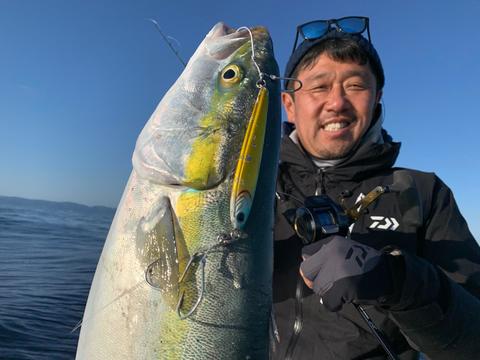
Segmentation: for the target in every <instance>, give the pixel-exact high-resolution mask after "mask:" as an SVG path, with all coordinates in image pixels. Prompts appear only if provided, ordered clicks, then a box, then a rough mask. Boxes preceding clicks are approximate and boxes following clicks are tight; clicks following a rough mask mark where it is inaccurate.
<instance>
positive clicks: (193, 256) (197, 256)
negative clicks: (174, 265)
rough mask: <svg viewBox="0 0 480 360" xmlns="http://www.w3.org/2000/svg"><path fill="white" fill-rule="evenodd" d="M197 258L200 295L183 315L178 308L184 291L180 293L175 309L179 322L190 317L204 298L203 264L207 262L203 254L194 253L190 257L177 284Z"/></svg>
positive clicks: (205, 255) (181, 302)
mask: <svg viewBox="0 0 480 360" xmlns="http://www.w3.org/2000/svg"><path fill="white" fill-rule="evenodd" d="M200 255H201V257H200ZM199 257H200V261H199V267H200V269H201V271H202V272H201V276H200V279H201V280H200V294H199V295H198V298H197V301H196V302H195V304H193V306H192V308H191V309H190V310H189V311H188V312H187V313H186V314H183V313H182V311H181V309H180V308H181V307H182V304H183V299H184V297H185V291H182V293H181V294H180V299H178V303H177V309H176V311H177V314H178V317H179V318H180V320H185V319H187V318H188V317H190V316H191V315H192V314H193V313H194V312H195V310H197V307H198V305H200V303H201V302H202V300H203V296H204V293H205V263H206V262H207V254H206V253H204V254H201V253H195V254H193V255H192V257H191V258H190V260H189V261H188V264H187V266H186V267H185V270H184V271H183V273H182V276H180V279H179V280H178V282H179V283H181V282H182V281H183V279H184V278H185V276H186V274H187V271H188V270H189V269H190V267H191V266H192V264H193V262H194V260H196V259H198V258H199Z"/></svg>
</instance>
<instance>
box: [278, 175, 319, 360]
mask: <svg viewBox="0 0 480 360" xmlns="http://www.w3.org/2000/svg"><path fill="white" fill-rule="evenodd" d="M315 182H316V184H317V185H316V189H315V195H322V194H325V170H323V169H321V168H317V170H316V175H315ZM302 302H303V279H302V277H301V276H300V274H299V275H298V280H297V288H296V290H295V321H294V323H293V334H292V337H291V338H290V342H289V343H288V347H287V352H286V353H285V360H291V359H292V356H293V352H294V350H295V347H296V345H297V342H298V339H299V338H300V334H301V332H302V330H303V308H302Z"/></svg>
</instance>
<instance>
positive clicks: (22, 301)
mask: <svg viewBox="0 0 480 360" xmlns="http://www.w3.org/2000/svg"><path fill="white" fill-rule="evenodd" d="M113 215H114V210H113V209H108V208H101V207H86V206H81V205H77V204H71V203H70V204H69V203H54V202H46V201H32V200H24V199H19V198H8V197H0V359H1V360H7V359H8V360H10V359H12V360H13V359H15V360H23V359H35V360H43V359H45V360H46V359H48V360H52V359H74V358H75V352H76V346H77V341H78V336H79V333H80V330H79V329H77V330H76V331H73V329H74V328H75V326H76V325H77V324H78V323H79V321H80V320H81V319H82V315H83V310H84V307H85V303H86V300H87V296H88V291H89V289H90V283H91V281H92V279H93V274H94V272H95V268H96V265H97V261H98V258H99V256H100V253H101V250H102V247H103V243H104V241H105V239H106V236H107V233H108V229H109V227H110V223H111V221H112V218H113Z"/></svg>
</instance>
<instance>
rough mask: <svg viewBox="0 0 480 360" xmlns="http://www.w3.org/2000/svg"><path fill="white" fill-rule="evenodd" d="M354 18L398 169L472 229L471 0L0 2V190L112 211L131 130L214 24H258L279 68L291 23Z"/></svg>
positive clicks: (476, 203) (478, 217) (478, 14)
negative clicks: (377, 71) (375, 74)
mask: <svg viewBox="0 0 480 360" xmlns="http://www.w3.org/2000/svg"><path fill="white" fill-rule="evenodd" d="M346 15H363V16H369V17H370V19H371V35H372V41H373V43H374V45H375V47H376V48H377V50H378V52H379V54H380V56H381V58H382V61H383V66H384V68H385V73H386V79H387V80H386V86H385V91H384V102H385V107H386V119H385V124H384V126H385V128H386V129H387V130H388V131H389V132H390V133H391V135H392V136H393V137H394V139H395V140H397V141H401V142H402V144H403V145H402V151H401V155H400V158H399V160H398V162H397V165H399V166H405V167H412V168H417V169H421V170H425V171H432V172H435V173H437V174H438V175H439V176H440V177H441V178H442V179H443V180H444V181H445V182H446V183H447V184H448V185H449V186H450V187H451V188H452V189H453V191H454V193H455V196H456V198H457V201H458V203H459V206H460V209H461V211H462V213H463V214H464V216H465V217H466V218H467V221H468V223H469V224H470V227H471V229H472V231H473V232H474V234H475V235H476V237H477V239H478V238H479V237H480V236H479V235H480V190H479V188H478V186H479V184H480V171H479V170H478V169H479V167H480V159H479V157H478V155H480V151H479V147H478V144H479V143H480V141H479V140H478V132H479V130H480V125H479V124H480V119H479V115H478V112H479V111H478V108H479V105H480V96H479V91H478V90H479V85H480V65H479V64H480V42H479V41H478V33H479V28H478V25H477V24H478V19H480V1H479V0H463V1H456V2H450V1H449V2H440V1H432V0H427V1H414V0H407V1H389V0H383V1H381V0H376V1H362V2H360V1H350V0H344V1H341V2H325V1H303V0H300V1H295V2H293V1H288V2H287V1H261V0H256V1H251V0H246V1H242V2H227V1H213V0H205V1H201V2H199V1H182V0H177V1H159V0H157V1H153V0H152V1H148V0H137V1H132V0H130V1H127V0H43V1H39V0H15V1H13V0H10V1H9V0H0V44H1V53H0V54H1V55H0V168H1V169H2V171H1V176H0V194H1V195H11V196H22V197H27V198H36V199H47V200H55V201H74V202H79V203H83V204H88V205H107V206H116V205H117V203H118V201H119V199H120V196H121V194H122V192H123V188H124V186H125V183H126V181H127V178H128V176H129V174H130V171H131V155H132V152H133V149H134V146H135V141H136V138H137V136H138V134H139V133H140V131H141V129H142V127H143V125H144V124H145V122H146V121H147V119H148V118H149V116H150V114H151V113H152V111H153V110H154V108H155V106H156V104H157V103H158V101H159V100H160V99H161V98H162V96H163V94H164V93H165V91H166V90H167V89H168V88H169V87H170V85H171V84H172V83H173V81H175V79H176V78H177V77H178V76H179V74H180V72H181V70H182V65H181V64H180V63H179V61H178V60H177V59H176V58H175V56H174V55H173V54H172V53H171V51H170V50H169V49H168V47H167V45H166V44H165V43H164V42H163V41H162V39H161V37H160V35H159V34H158V32H157V31H156V30H155V28H154V26H153V25H152V24H151V23H150V22H148V21H147V20H146V19H147V18H154V19H156V20H157V21H158V23H159V24H160V26H161V28H162V29H163V31H164V32H165V33H166V34H168V35H170V36H173V37H174V38H175V39H176V40H177V41H178V42H179V48H178V49H179V52H180V53H181V55H182V56H183V57H184V58H185V59H188V58H189V57H190V56H191V55H192V53H193V51H194V50H195V48H196V46H197V45H198V44H199V42H200V41H201V40H202V39H203V37H204V36H205V34H206V33H207V32H208V31H209V29H210V28H211V27H212V26H213V25H214V24H215V23H216V22H218V21H220V20H221V21H224V22H226V23H227V24H229V25H231V26H233V27H240V26H253V25H264V26H267V27H268V28H269V30H270V32H271V35H272V37H273V41H274V47H275V51H276V57H277V60H278V62H279V65H280V67H281V68H282V69H283V67H284V66H285V63H286V61H287V59H288V56H289V54H290V51H291V47H292V43H293V40H294V36H295V27H296V25H298V24H300V23H303V22H306V21H309V20H314V19H327V18H334V17H341V16H346Z"/></svg>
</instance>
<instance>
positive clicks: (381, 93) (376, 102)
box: [375, 90, 383, 104]
mask: <svg viewBox="0 0 480 360" xmlns="http://www.w3.org/2000/svg"><path fill="white" fill-rule="evenodd" d="M382 95H383V91H382V90H380V91H378V92H377V96H376V97H375V104H378V103H380V100H382Z"/></svg>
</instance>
